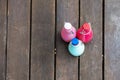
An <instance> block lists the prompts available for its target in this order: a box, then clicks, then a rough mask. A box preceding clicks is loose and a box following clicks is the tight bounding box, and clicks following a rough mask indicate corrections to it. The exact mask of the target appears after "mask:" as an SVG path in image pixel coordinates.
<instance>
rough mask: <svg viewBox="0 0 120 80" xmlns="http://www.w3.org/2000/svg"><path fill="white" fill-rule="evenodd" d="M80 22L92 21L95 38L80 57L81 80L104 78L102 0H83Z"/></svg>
mask: <svg viewBox="0 0 120 80" xmlns="http://www.w3.org/2000/svg"><path fill="white" fill-rule="evenodd" d="M80 7H81V9H80V23H81V25H82V24H83V23H84V22H91V26H92V29H93V32H94V37H93V40H92V41H91V42H90V43H88V44H86V46H85V47H86V48H85V53H84V54H83V55H82V56H81V57H80V75H79V76H80V80H102V52H103V51H102V32H103V31H102V0H81V2H80Z"/></svg>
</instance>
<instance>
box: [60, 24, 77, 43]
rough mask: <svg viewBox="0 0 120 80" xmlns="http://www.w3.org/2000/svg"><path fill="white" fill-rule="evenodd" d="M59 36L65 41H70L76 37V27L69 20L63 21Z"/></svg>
mask: <svg viewBox="0 0 120 80" xmlns="http://www.w3.org/2000/svg"><path fill="white" fill-rule="evenodd" d="M61 37H62V39H63V40H64V41H65V42H70V41H71V40H72V39H73V38H75V37H76V29H75V28H74V27H73V26H72V25H71V23H69V22H65V24H64V27H63V28H62V30H61Z"/></svg>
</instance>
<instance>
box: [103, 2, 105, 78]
mask: <svg viewBox="0 0 120 80" xmlns="http://www.w3.org/2000/svg"><path fill="white" fill-rule="evenodd" d="M102 9H103V11H102V31H103V33H102V46H103V47H102V80H104V48H105V47H104V12H105V1H104V0H102Z"/></svg>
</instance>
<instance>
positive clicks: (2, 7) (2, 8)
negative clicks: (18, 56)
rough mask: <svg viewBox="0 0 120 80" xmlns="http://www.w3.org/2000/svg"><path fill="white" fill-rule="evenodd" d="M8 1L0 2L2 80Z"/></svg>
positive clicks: (1, 74) (0, 79) (0, 69)
mask: <svg viewBox="0 0 120 80" xmlns="http://www.w3.org/2000/svg"><path fill="white" fill-rule="evenodd" d="M6 14H7V0H0V80H5V74H6V73H5V72H6V71H5V67H6V63H5V62H6V26H7V18H6Z"/></svg>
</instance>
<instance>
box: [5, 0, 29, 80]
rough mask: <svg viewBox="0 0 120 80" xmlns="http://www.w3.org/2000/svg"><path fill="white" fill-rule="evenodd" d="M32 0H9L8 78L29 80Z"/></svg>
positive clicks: (11, 79)
mask: <svg viewBox="0 0 120 80" xmlns="http://www.w3.org/2000/svg"><path fill="white" fill-rule="evenodd" d="M29 36H30V0H8V41H7V45H8V46H7V80H29V43H30V42H29Z"/></svg>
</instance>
